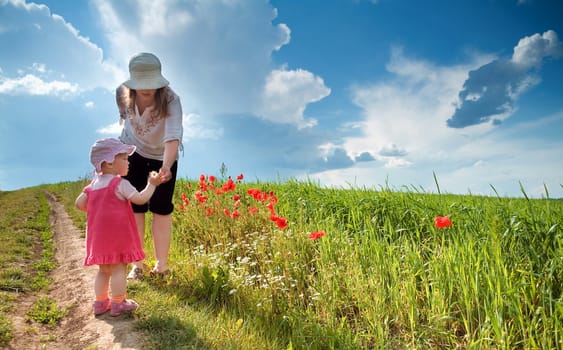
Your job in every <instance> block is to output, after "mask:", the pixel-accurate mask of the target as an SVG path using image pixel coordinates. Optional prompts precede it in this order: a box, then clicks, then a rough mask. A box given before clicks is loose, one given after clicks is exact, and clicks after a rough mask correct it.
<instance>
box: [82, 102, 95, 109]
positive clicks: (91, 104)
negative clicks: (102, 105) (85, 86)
mask: <svg viewBox="0 0 563 350" xmlns="http://www.w3.org/2000/svg"><path fill="white" fill-rule="evenodd" d="M84 107H86V108H89V109H92V108H94V102H93V101H88V102H86V103H85V104H84Z"/></svg>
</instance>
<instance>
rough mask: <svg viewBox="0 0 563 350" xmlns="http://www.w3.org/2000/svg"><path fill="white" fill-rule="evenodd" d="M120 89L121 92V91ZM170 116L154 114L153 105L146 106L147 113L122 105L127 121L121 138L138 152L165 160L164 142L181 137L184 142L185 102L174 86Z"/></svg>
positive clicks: (170, 91)
mask: <svg viewBox="0 0 563 350" xmlns="http://www.w3.org/2000/svg"><path fill="white" fill-rule="evenodd" d="M119 90H120V88H118V91H117V93H118V94H119V93H120V91H119ZM168 93H169V94H170V95H169V102H168V117H166V118H160V117H158V116H157V117H154V116H151V111H152V107H148V108H145V110H144V111H143V114H142V115H140V114H139V109H138V108H137V106H135V110H134V111H133V110H132V109H129V110H126V108H125V107H124V106H121V105H120V102H119V99H118V108H119V111H120V114H121V115H125V118H124V119H122V120H123V122H124V125H123V130H122V132H121V137H120V140H121V141H122V142H123V143H126V144H129V145H135V146H136V147H137V150H136V152H137V153H139V154H140V155H141V156H143V157H145V158H149V159H156V160H163V157H164V143H166V142H167V141H173V140H178V141H179V142H180V145H181V144H182V135H183V127H182V104H181V103H180V97H179V96H178V95H176V93H175V92H174V91H172V89H170V88H168Z"/></svg>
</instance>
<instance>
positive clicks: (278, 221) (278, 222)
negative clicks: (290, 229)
mask: <svg viewBox="0 0 563 350" xmlns="http://www.w3.org/2000/svg"><path fill="white" fill-rule="evenodd" d="M276 225H278V227H279V228H282V229H283V228H286V227H287V219H286V218H280V217H278V218H277V219H276Z"/></svg>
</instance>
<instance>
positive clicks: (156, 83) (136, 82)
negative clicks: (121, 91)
mask: <svg viewBox="0 0 563 350" xmlns="http://www.w3.org/2000/svg"><path fill="white" fill-rule="evenodd" d="M169 84H170V83H169V82H168V80H166V79H165V78H164V77H162V76H161V77H159V78H156V79H154V78H150V79H139V78H132V79H129V80H127V81H125V82H124V83H123V85H125V86H127V87H128V88H129V89H133V90H156V89H160V88H163V87H165V86H168V85H169Z"/></svg>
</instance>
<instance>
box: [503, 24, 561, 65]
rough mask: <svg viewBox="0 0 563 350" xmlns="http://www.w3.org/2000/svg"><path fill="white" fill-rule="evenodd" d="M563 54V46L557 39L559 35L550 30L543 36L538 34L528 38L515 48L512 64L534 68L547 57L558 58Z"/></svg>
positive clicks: (523, 39)
mask: <svg viewBox="0 0 563 350" xmlns="http://www.w3.org/2000/svg"><path fill="white" fill-rule="evenodd" d="M561 54H563V46H562V44H561V42H560V41H559V39H558V37H557V33H556V32H554V31H553V30H548V31H546V32H545V33H543V34H539V33H536V34H534V35H531V36H526V37H524V38H522V39H520V41H518V45H516V47H514V54H513V55H512V62H514V63H516V64H518V65H521V66H524V67H532V66H536V65H538V64H540V63H541V62H542V60H543V59H544V58H545V57H550V56H554V57H558V56H561Z"/></svg>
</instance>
